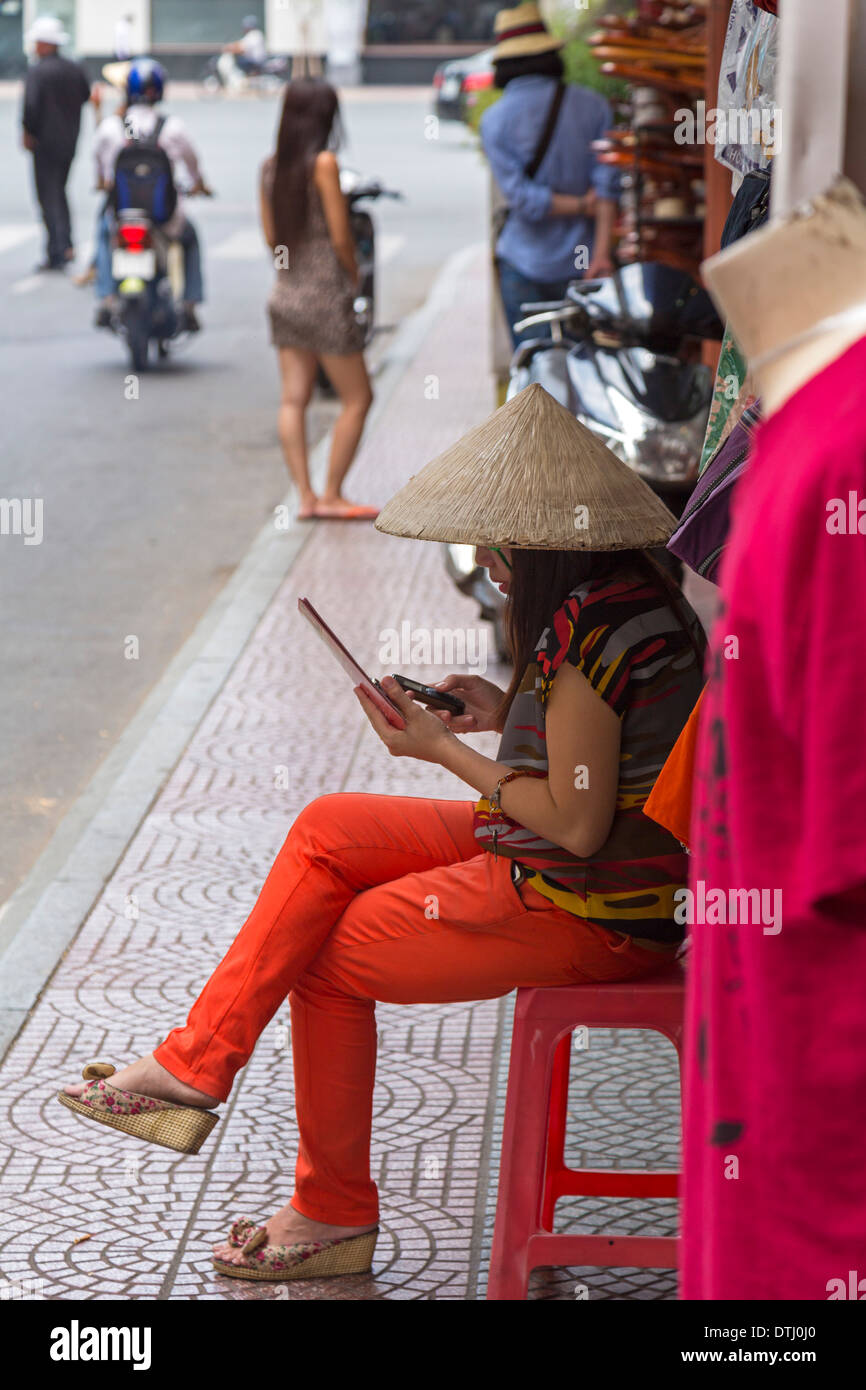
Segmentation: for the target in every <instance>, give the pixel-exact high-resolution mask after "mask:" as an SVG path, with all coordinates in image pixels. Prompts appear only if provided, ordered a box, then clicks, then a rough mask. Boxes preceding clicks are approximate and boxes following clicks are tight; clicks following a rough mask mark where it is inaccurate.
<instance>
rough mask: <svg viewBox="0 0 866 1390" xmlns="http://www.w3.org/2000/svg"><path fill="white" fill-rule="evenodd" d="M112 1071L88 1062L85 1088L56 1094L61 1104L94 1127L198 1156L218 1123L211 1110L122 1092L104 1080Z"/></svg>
mask: <svg viewBox="0 0 866 1390" xmlns="http://www.w3.org/2000/svg"><path fill="white" fill-rule="evenodd" d="M114 1072H115V1068H114V1067H113V1066H112V1065H111V1063H110V1062H90V1063H89V1064H88V1065H87V1066H86V1067H85V1068H84V1071H83V1072H82V1073H81V1075H82V1077H83V1078H84V1080H85V1081H86V1082H88V1085H86V1086H85V1087H84V1090H83V1091H82V1092H81V1095H80V1096H68V1095H67V1094H66V1092H65V1091H58V1092H57V1099H58V1100H59V1101H60V1102H61V1104H62V1105H66V1106H68V1107H69V1109H70V1110H74V1111H75V1113H76V1114H77V1115H84V1116H85V1117H86V1118H87V1119H88V1120H96V1122H97V1124H101V1125H110V1126H111V1128H112V1129H122V1130H123V1132H124V1133H125V1134H132V1135H133V1136H134V1137H135V1138H136V1139H146V1140H147V1141H148V1142H149V1143H151V1144H161V1145H162V1147H163V1148H165V1149H176V1150H177V1151H178V1153H184V1154H197V1153H198V1151H199V1149H200V1148H201V1146H202V1144H203V1143H204V1141H205V1139H207V1137H208V1135H209V1134H210V1132H211V1130H212V1129H213V1127H214V1125H215V1124H216V1122H217V1120H218V1119H219V1116H218V1115H215V1114H214V1112H213V1110H199V1109H197V1108H196V1107H195V1106H192V1105H176V1104H175V1103H174V1102H173V1101H170V1100H154V1099H153V1097H152V1096H140V1095H138V1093H137V1092H136V1091H121V1090H120V1088H119V1087H117V1086H110V1085H109V1084H108V1080H107V1078H108V1077H109V1076H113V1075H114Z"/></svg>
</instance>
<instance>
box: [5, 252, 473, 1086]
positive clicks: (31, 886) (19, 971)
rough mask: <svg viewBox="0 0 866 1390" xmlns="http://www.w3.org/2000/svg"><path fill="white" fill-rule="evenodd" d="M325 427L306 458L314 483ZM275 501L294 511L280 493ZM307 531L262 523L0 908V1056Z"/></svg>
mask: <svg viewBox="0 0 866 1390" xmlns="http://www.w3.org/2000/svg"><path fill="white" fill-rule="evenodd" d="M478 250H479V247H478V246H476V245H471V246H468V247H464V248H463V249H462V250H460V251H457V252H455V253H454V254H453V255H452V256H451V257H449V259H448V260H447V261H446V263H445V265H444V266H443V268H442V270H441V271H440V272H439V275H438V276H437V278H436V280H435V281H434V284H433V286H432V288H431V290H430V293H429V295H428V297H427V299H426V300H425V302H424V304H422V305H421V307H420V308H419V309H417V310H416V311H415V313H413V314H412V315H411V316H410V317H409V318H408V319H406V321H405V322H404V323H403V324H402V325H401V327H400V328H399V330H398V332H397V333H396V335H395V337H394V340H393V342H392V344H391V346H390V348H389V350H388V351H387V352H386V354H385V356H384V358H383V360H382V364H381V370H380V373H379V375H378V376H377V378H376V384H375V399H374V403H373V407H372V410H371V412H370V416H369V419H368V423H367V431H371V430H373V429H375V428H376V426H377V424H378V421H379V419H380V417H381V415H382V413H383V411H384V410H385V408H386V406H387V404H388V401H389V400H390V397H391V395H392V394H393V392H394V390H395V388H396V386H397V384H398V382H399V381H400V379H401V378H402V376H403V374H404V372H405V371H406V370H407V368H408V367H409V366H410V364H411V362H412V361H413V360H414V358H415V356H416V354H417V352H418V350H419V348H420V346H421V344H422V342H423V340H424V338H425V337H426V335H427V333H428V332H429V331H430V329H431V327H432V326H433V324H434V322H435V321H436V319H437V318H438V317H439V315H440V314H441V313H442V312H443V310H444V309H445V308H446V307H447V306H448V305H449V304H450V303H451V302H452V301H453V298H454V294H455V291H456V285H457V281H458V278H459V276H460V275H461V273H462V271H463V269H464V267H465V265H466V264H467V262H469V261H470V260H471V259H472V258H473V257H474V256H475V255H476V254H477V253H478ZM330 440H331V434H330V432H329V433H328V435H327V436H326V437H325V438H324V439H323V440H321V441H320V443H319V444H318V445H317V447H316V448H315V449H314V450H313V452H312V455H311V459H310V471H311V475H312V477H313V480H314V482H318V481H319V478H320V477H321V475H322V474H323V473H324V469H325V466H326V463H327V456H328V450H329V447H330ZM281 505H284V506H288V508H289V510H290V512H293V511H294V499H293V497H292V495H291V493H289V494H287V495H286V497H285V498H284V499H283V503H282V504H281ZM313 530H314V528H313V527H309V526H305V525H303V524H298V523H293V524H292V526H291V527H290V528H289V530H287V531H277V530H276V528H275V527H274V524H273V522H269V523H268V524H267V525H266V526H264V527H263V528H262V530H261V531H260V532H259V535H258V536H257V537H256V539H255V540H254V541H253V544H252V545H251V547H250V549H249V550H248V552H247V554H246V555H245V557H244V559H243V560H242V561H241V563H240V564H239V565H238V567H237V569H236V570H235V572H234V574H233V575H232V577H231V579H230V580H229V581H228V583H227V584H226V586H225V588H224V589H223V590H222V591H221V593H220V594H219V595H218V596H217V597H216V598H215V599H214V601H213V602H212V603H211V605H210V607H209V608H208V609H207V610H206V612H205V613H204V614H203V616H202V617H201V619H200V620H199V622H198V624H197V626H196V628H195V631H194V632H193V633H192V635H191V637H189V638H188V639H187V641H186V642H185V644H184V645H183V647H182V648H181V649H180V651H179V652H177V654H176V655H175V656H174V658H173V659H172V661H171V662H170V664H169V666H168V667H167V669H166V671H165V672H164V674H163V676H162V678H161V679H160V681H159V682H158V684H157V685H156V686H155V687H154V689H153V690H152V691H151V692H150V694H149V695H148V697H147V699H146V700H145V701H144V704H143V705H142V707H141V708H140V709H139V711H138V713H137V714H136V715H135V716H134V718H133V719H132V720H131V722H130V724H129V725H128V726H127V728H126V729H125V730H124V732H123V734H122V735H121V737H120V739H119V741H118V742H117V744H116V745H115V747H114V748H113V749H112V751H111V753H110V754H109V755H108V757H107V758H106V759H105V761H104V762H103V763H102V765H101V766H100V768H99V769H98V770H97V772H96V773H95V774H94V776H93V778H92V780H91V782H90V783H89V785H88V786H87V788H86V789H85V791H84V792H83V793H82V795H81V796H80V797H79V798H78V800H77V801H76V802H75V804H74V805H73V806H72V808H71V809H70V810H69V811H68V812H67V814H66V816H65V817H64V819H63V821H62V822H61V823H60V825H59V826H58V828H57V830H56V831H55V833H54V835H53V836H52V839H51V841H50V842H49V844H48V846H47V847H46V849H45V850H44V851H43V853H42V855H41V856H40V858H39V859H38V860H37V862H36V864H35V865H34V866H33V868H32V869H31V871H30V873H29V874H28V875H27V878H26V879H25V880H24V881H23V883H21V884H20V885H19V887H18V888H17V890H16V891H15V892H14V893H13V894H12V896H11V897H10V898H9V900H8V902H7V903H6V904H5V905H4V906H3V908H2V909H0V952H2V955H0V1059H2V1058H3V1056H5V1054H6V1052H7V1051H8V1048H9V1046H10V1045H11V1043H12V1042H13V1041H14V1039H15V1037H16V1036H17V1034H18V1032H19V1031H20V1029H21V1027H22V1025H23V1024H24V1022H25V1021H26V1019H27V1017H28V1014H29V1013H30V1010H31V1009H32V1008H33V1006H34V1004H35V1003H36V1001H37V1000H38V998H39V995H40V993H41V992H42V990H43V988H44V987H45V985H46V984H47V983H48V981H49V979H50V978H51V975H52V974H53V972H54V970H55V969H56V967H57V965H58V964H59V962H60V960H61V959H62V957H63V954H64V952H65V951H66V950H67V948H68V947H69V946H70V945H71V943H72V941H73V940H74V938H75V936H76V935H77V933H78V931H79V930H80V928H81V926H82V925H83V924H84V922H85V921H86V919H87V917H88V916H89V914H90V912H91V910H92V909H93V907H94V905H95V903H96V901H97V899H98V898H99V895H100V893H101V892H102V890H103V888H104V887H105V884H106V883H107V882H108V881H109V879H110V878H111V875H112V874H113V872H114V870H115V868H116V866H117V864H118V862H119V861H120V859H121V856H122V855H123V854H124V852H125V850H126V847H127V845H128V844H129V843H130V841H131V840H132V838H133V836H134V835H135V834H136V833H137V831H138V828H139V826H140V825H141V823H142V821H143V820H144V818H145V816H146V815H147V813H148V811H149V809H150V807H151V806H152V805H153V803H154V801H155V800H156V798H157V797H158V796H159V794H160V792H161V790H162V788H163V786H164V785H165V783H166V781H167V779H168V778H169V776H170V775H171V773H172V771H173V769H174V767H175V765H176V764H177V762H178V759H179V758H180V757H181V756H182V754H183V752H184V750H185V749H186V747H187V745H188V743H189V741H190V739H191V738H192V736H193V734H194V733H195V730H196V729H197V727H198V725H199V724H200V723H201V720H202V718H203V717H204V715H205V714H206V712H207V710H208V708H209V707H210V705H211V704H212V702H213V700H214V699H215V698H216V696H217V695H218V694H219V692H220V690H221V689H222V687H223V685H224V684H225V681H226V680H227V678H228V676H229V674H230V672H231V670H232V669H233V667H234V666H235V664H236V662H237V660H238V658H239V657H240V655H241V653H242V652H243V650H244V648H245V646H246V644H247V642H248V641H249V639H250V637H251V636H252V634H253V632H254V631H255V628H256V626H257V624H258V622H259V620H260V619H261V617H262V616H263V614H264V613H265V611H266V609H267V607H268V604H269V603H270V602H271V600H272V599H273V597H274V595H275V594H276V592H277V590H278V589H279V587H280V585H281V584H282V582H283V580H284V579H285V578H286V576H287V574H288V573H289V571H290V570H291V568H292V566H293V565H294V563H295V560H296V559H297V558H298V556H299V555H300V553H301V551H302V549H303V548H304V546H305V545H306V543H307V541H308V540H309V539H310V536H311V535H312V534H313Z"/></svg>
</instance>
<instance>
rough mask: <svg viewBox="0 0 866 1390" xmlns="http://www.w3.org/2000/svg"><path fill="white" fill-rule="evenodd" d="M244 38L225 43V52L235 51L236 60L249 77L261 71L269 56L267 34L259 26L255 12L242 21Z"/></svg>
mask: <svg viewBox="0 0 866 1390" xmlns="http://www.w3.org/2000/svg"><path fill="white" fill-rule="evenodd" d="M241 29H242V30H243V38H241V39H238V40H237V41H236V42H235V43H227V44H224V45H223V53H233V54H234V57H235V62H236V63H237V65H238V67H239V68H240V70H241V72H244V73H246V74H247V76H248V77H251V76H254V75H255V74H256V73H259V72H261V70H262V68H263V67H264V65H265V61H266V59H267V56H268V46H267V43H266V42H265V36H264V34H263V33H262V31H261V29H260V28H259V21H258V20H257V19H256V17H255V15H254V14H248V15H246V17H245V18H244V19H243V21H242V22H241Z"/></svg>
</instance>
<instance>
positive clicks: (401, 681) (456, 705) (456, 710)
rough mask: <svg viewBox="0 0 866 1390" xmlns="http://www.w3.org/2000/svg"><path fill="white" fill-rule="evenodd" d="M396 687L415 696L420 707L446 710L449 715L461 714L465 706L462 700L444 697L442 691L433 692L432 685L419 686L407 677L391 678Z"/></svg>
mask: <svg viewBox="0 0 866 1390" xmlns="http://www.w3.org/2000/svg"><path fill="white" fill-rule="evenodd" d="M393 679H394V680H395V681H396V682H397V684H398V685H401V686H402V687H403V689H404V690H408V691H410V692H411V693H412V694H413V695H417V696H418V698H419V700H420V702H421V704H422V705H427V706H428V708H429V709H447V710H448V711H449V713H451V714H462V713H463V711H464V710H465V708H466V706H465V705H464V703H463V701H462V700H458V698H457V696H456V695H446V694H445V692H444V691H442V690H435V689H434V688H433V686H432V685H419V684H418V682H417V681H412V680H410V679H409V677H408V676H398V675H396V673H395V675H394V676H393Z"/></svg>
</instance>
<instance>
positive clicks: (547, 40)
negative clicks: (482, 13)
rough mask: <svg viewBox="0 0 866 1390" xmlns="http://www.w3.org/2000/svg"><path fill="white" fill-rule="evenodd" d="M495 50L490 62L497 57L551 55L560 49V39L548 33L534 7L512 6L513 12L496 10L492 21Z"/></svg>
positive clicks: (497, 60) (536, 7) (537, 10)
mask: <svg viewBox="0 0 866 1390" xmlns="http://www.w3.org/2000/svg"><path fill="white" fill-rule="evenodd" d="M493 33H494V35H495V37H496V47H495V48H494V50H493V53H492V55H491V56H492V59H493V62H494V63H498V62H499V60H500V58H527V57H529V56H530V55H531V54H533V53H552V52H553V50H554V49H555V48H562V44H563V41H562V39H558V38H556V37H555V36H554V35H553V34H551V32H550V30H549V29H548V27H547V25H546V24H545V22H544V20H543V19H542V18H541V11H540V10H539V8H538V6H537V5H516V6H515V8H514V9H513V10H500V11H499V13H498V14H497V16H496V19H495V20H494V21H493Z"/></svg>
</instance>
